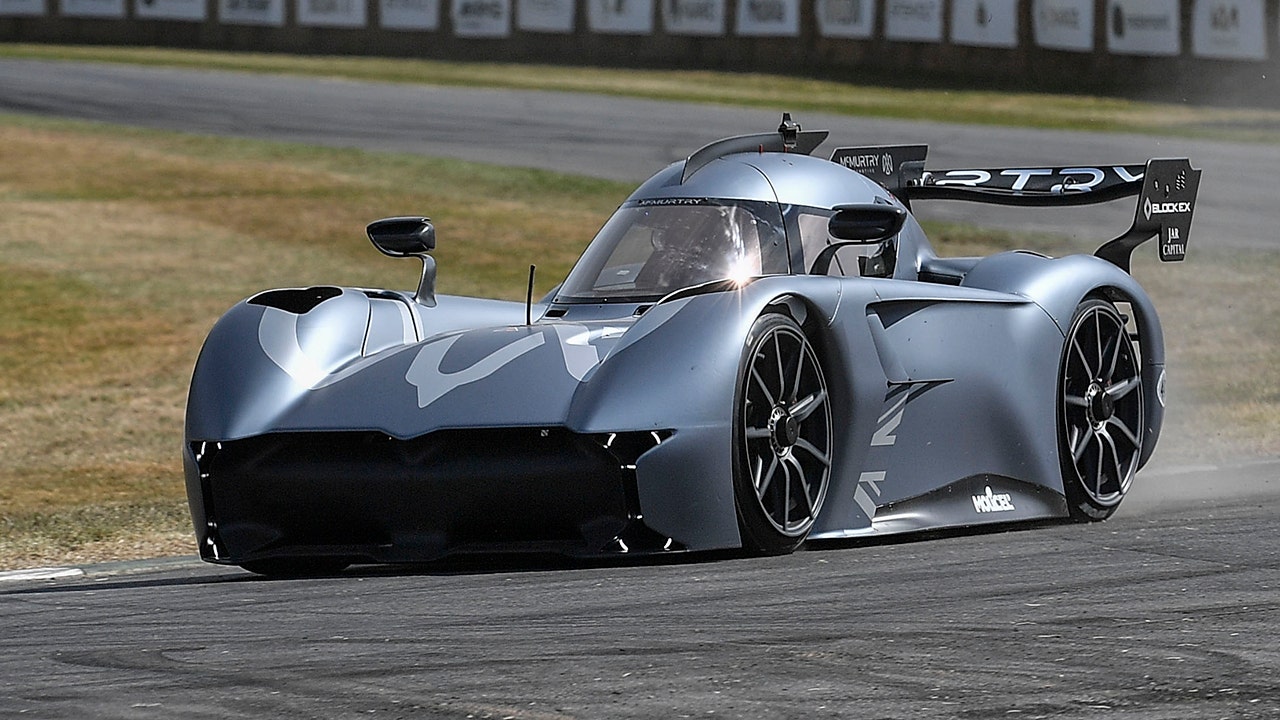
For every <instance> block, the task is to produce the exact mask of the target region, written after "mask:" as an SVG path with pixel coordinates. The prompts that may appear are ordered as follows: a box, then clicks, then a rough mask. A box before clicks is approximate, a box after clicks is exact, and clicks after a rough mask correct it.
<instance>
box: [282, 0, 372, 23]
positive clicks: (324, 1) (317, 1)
mask: <svg viewBox="0 0 1280 720" xmlns="http://www.w3.org/2000/svg"><path fill="white" fill-rule="evenodd" d="M297 3H298V4H297V6H296V9H297V11H298V20H297V22H298V24H299V25H302V26H311V27H349V28H362V27H364V26H365V24H366V23H367V22H368V20H367V18H366V10H365V9H366V8H367V7H368V3H367V0H297Z"/></svg>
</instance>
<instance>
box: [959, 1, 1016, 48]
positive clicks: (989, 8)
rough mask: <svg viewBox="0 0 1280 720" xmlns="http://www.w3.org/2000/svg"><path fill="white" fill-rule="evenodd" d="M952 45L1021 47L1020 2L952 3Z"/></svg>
mask: <svg viewBox="0 0 1280 720" xmlns="http://www.w3.org/2000/svg"><path fill="white" fill-rule="evenodd" d="M951 42H953V43H955V44H956V45H976V46H979V47H999V48H1012V47H1018V0H951Z"/></svg>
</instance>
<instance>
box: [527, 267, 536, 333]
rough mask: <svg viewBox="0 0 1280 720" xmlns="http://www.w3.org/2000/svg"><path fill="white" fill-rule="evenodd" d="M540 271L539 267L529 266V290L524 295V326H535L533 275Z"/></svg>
mask: <svg viewBox="0 0 1280 720" xmlns="http://www.w3.org/2000/svg"><path fill="white" fill-rule="evenodd" d="M537 269H538V266H537V265H530V266H529V289H528V290H527V291H526V292H525V294H524V324H525V325H532V324H533V274H534V272H535V271H536V270H537Z"/></svg>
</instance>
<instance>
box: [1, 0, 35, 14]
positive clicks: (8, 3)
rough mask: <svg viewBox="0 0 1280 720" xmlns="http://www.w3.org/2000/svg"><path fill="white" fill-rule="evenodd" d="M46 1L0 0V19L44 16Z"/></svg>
mask: <svg viewBox="0 0 1280 720" xmlns="http://www.w3.org/2000/svg"><path fill="white" fill-rule="evenodd" d="M44 3H45V0H0V17H6V16H8V17H13V16H18V15H25V16H28V17H30V16H37V15H44V14H45V12H46V10H45V4H44Z"/></svg>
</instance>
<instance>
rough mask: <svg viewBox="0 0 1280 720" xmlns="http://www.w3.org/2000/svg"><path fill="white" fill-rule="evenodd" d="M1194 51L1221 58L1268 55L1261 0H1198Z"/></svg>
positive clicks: (1193, 23) (1193, 21)
mask: <svg viewBox="0 0 1280 720" xmlns="http://www.w3.org/2000/svg"><path fill="white" fill-rule="evenodd" d="M1191 52H1192V53H1193V54H1195V55H1196V56H1197V57H1206V58H1217V59H1220V60H1266V59H1267V13H1266V9H1265V8H1264V6H1263V4H1262V0H1196V3H1195V7H1194V9H1193V10H1192V14H1191Z"/></svg>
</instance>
